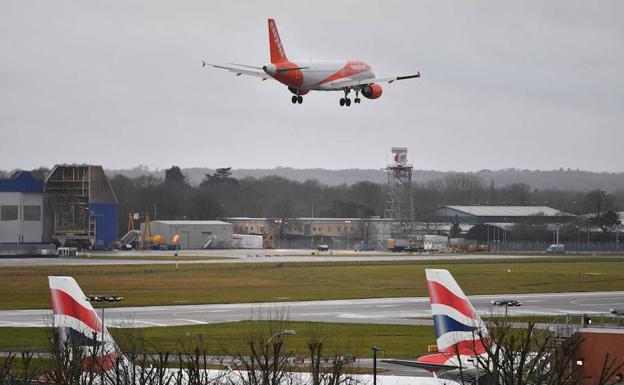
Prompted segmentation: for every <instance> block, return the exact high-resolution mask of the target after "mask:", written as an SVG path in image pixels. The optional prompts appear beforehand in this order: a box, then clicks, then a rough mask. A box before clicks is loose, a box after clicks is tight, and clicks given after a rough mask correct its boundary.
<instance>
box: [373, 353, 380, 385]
mask: <svg viewBox="0 0 624 385" xmlns="http://www.w3.org/2000/svg"><path fill="white" fill-rule="evenodd" d="M372 349H373V385H377V352H378V351H383V349H382V348H378V347H377V346H373V347H372Z"/></svg>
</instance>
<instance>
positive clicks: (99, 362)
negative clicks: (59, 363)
mask: <svg viewBox="0 0 624 385" xmlns="http://www.w3.org/2000/svg"><path fill="white" fill-rule="evenodd" d="M48 282H49V284H50V296H51V298H52V310H53V313H54V326H55V327H57V328H59V335H60V342H61V344H64V343H65V342H66V341H67V340H68V339H71V341H72V344H74V343H75V344H77V345H78V346H79V347H80V348H82V349H85V348H91V349H96V350H92V351H94V352H97V355H96V357H95V360H96V362H95V363H94V362H85V363H84V365H83V368H84V369H85V370H87V368H89V367H90V366H91V367H93V365H96V369H98V370H104V371H109V370H111V369H113V368H114V365H115V362H116V360H117V354H118V349H117V346H116V344H115V341H114V340H113V338H112V337H111V335H110V334H109V333H108V332H107V331H106V327H105V326H104V325H103V324H102V320H101V319H100V317H99V316H98V314H97V313H96V312H95V310H94V309H93V306H91V303H89V301H87V299H86V296H85V295H84V293H83V292H82V290H81V289H80V286H78V283H77V282H76V280H75V279H73V278H72V277H56V276H49V277H48ZM89 356H90V355H89V354H86V355H85V357H86V359H89V360H90V359H91V357H89Z"/></svg>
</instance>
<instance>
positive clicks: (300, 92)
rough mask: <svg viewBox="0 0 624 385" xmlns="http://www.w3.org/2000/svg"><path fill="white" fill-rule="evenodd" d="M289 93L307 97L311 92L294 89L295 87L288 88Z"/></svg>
mask: <svg viewBox="0 0 624 385" xmlns="http://www.w3.org/2000/svg"><path fill="white" fill-rule="evenodd" d="M288 91H290V92H292V93H293V94H295V95H305V94H307V93H308V92H310V90H306V89H303V88H294V87H288Z"/></svg>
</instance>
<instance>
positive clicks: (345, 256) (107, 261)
mask: <svg viewBox="0 0 624 385" xmlns="http://www.w3.org/2000/svg"><path fill="white" fill-rule="evenodd" d="M313 251H314V250H311V249H310V250H290V249H278V250H266V249H260V250H245V249H230V250H181V251H180V252H179V254H180V256H185V257H194V258H198V259H196V260H190V259H179V260H177V262H178V263H180V264H189V263H208V264H212V263H249V262H254V263H268V262H317V263H318V262H338V261H340V262H343V261H446V260H473V259H493V260H514V259H540V258H545V255H544V254H535V255H510V254H501V255H496V254H487V255H485V254H421V255H418V254H401V253H380V252H376V251H372V252H354V251H351V250H337V251H333V252H324V253H321V254H320V255H312V252H313ZM115 257H118V258H120V259H116V258H115ZM163 257H166V258H168V259H155V258H163ZM210 257H219V258H218V259H201V258H210ZM152 258H154V259H152ZM550 258H552V257H550ZM579 258H582V257H579ZM589 258H591V257H589ZM175 263H176V259H175V251H152V250H148V251H111V252H92V253H81V254H80V255H79V256H78V257H71V258H57V257H48V258H10V257H2V258H0V267H26V266H88V265H143V264H169V265H170V264H175Z"/></svg>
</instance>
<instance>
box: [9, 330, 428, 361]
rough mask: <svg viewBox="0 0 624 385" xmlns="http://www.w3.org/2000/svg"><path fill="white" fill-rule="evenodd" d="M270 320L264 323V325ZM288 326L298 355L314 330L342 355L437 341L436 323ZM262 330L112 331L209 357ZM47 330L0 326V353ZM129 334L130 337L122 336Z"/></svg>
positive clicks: (37, 346) (418, 347)
mask: <svg viewBox="0 0 624 385" xmlns="http://www.w3.org/2000/svg"><path fill="white" fill-rule="evenodd" d="M264 324H266V323H264ZM284 326H285V327H288V328H291V329H295V330H296V332H297V334H296V335H294V336H289V337H286V338H287V340H286V342H287V345H288V348H289V349H290V350H293V351H294V352H295V354H303V355H308V354H307V347H306V341H307V340H308V338H309V336H310V335H311V334H312V333H321V334H322V335H324V336H325V337H326V344H327V346H328V347H329V348H330V349H335V348H336V347H338V346H339V347H340V351H337V352H338V353H340V354H353V355H358V356H362V357H369V356H370V355H371V354H372V353H371V350H370V349H371V347H372V346H373V345H377V346H380V347H383V348H384V349H385V355H386V356H388V357H402V358H410V357H412V358H413V357H416V356H418V355H420V354H423V353H425V352H426V351H427V345H429V344H435V332H434V330H433V327H432V326H404V325H383V327H380V326H381V325H376V324H342V323H322V324H321V323H310V322H288V323H286V324H285V325H284ZM257 329H258V322H257V321H254V322H250V321H241V322H228V323H220V324H211V325H191V326H169V327H152V328H142V329H111V330H110V332H111V333H112V334H113V335H114V336H116V340H117V341H118V342H119V343H120V345H121V347H122V349H123V348H126V350H128V349H129V347H128V344H127V343H124V342H123V341H127V340H134V338H127V336H128V334H130V336H132V337H136V338H138V340H146V341H149V344H148V345H147V346H145V347H144V348H145V349H146V350H145V351H154V350H156V349H157V350H160V351H168V352H179V351H186V352H192V351H193V349H194V348H195V347H196V346H201V347H204V348H205V349H206V352H207V353H208V354H210V355H221V354H228V355H231V354H235V353H237V352H243V353H244V352H245V350H244V349H245V348H244V346H245V345H244V344H245V340H246V338H247V337H248V336H249V335H250V333H251V332H252V331H254V330H257ZM48 336H49V330H48V329H47V328H4V327H3V328H0V351H4V352H7V351H38V352H39V351H46V348H47V346H48V345H47V344H48V342H47V341H48V339H49V337H48ZM124 337H126V338H124Z"/></svg>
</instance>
